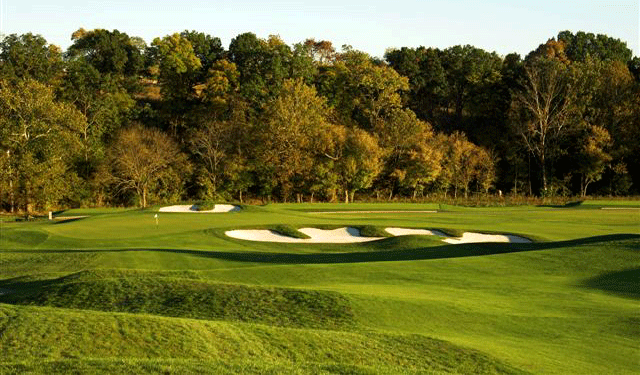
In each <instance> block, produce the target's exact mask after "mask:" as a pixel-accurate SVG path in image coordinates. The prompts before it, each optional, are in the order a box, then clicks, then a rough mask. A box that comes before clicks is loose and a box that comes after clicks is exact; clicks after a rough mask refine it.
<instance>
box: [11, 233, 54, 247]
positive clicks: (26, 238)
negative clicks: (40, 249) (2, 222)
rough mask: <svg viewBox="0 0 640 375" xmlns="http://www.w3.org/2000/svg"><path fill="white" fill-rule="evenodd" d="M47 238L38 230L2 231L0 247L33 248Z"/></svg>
mask: <svg viewBox="0 0 640 375" xmlns="http://www.w3.org/2000/svg"><path fill="white" fill-rule="evenodd" d="M47 238H49V235H48V234H47V233H46V232H43V231H39V230H20V229H3V230H2V236H1V237H0V246H2V247H11V246H15V245H19V246H21V247H22V246H27V247H33V246H37V245H40V244H41V243H43V242H44V241H46V240H47Z"/></svg>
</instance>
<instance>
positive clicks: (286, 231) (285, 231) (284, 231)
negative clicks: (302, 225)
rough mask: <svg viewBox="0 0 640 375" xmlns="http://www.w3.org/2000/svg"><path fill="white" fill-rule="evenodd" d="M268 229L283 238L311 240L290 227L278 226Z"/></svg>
mask: <svg viewBox="0 0 640 375" xmlns="http://www.w3.org/2000/svg"><path fill="white" fill-rule="evenodd" d="M269 229H271V230H272V231H274V232H276V233H278V234H281V235H283V236H287V237H292V238H299V239H303V240H304V239H308V238H311V237H309V236H307V235H306V234H304V233H302V232H300V231H299V230H298V229H297V228H295V227H293V226H291V225H286V224H279V225H273V226H270V227H269Z"/></svg>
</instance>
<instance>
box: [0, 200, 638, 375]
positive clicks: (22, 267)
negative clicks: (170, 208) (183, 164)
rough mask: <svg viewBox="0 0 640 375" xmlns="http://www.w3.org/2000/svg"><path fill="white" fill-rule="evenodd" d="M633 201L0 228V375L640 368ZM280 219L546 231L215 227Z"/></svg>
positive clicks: (290, 209) (94, 216)
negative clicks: (323, 234)
mask: <svg viewBox="0 0 640 375" xmlns="http://www.w3.org/2000/svg"><path fill="white" fill-rule="evenodd" d="M636 203H637V201H632V202H624V201H610V202H601V203H598V202H595V203H590V201H587V202H583V203H582V204H577V205H567V206H563V207H531V206H529V207H526V206H525V207H504V208H467V207H453V206H445V207H442V208H444V211H441V212H438V213H437V214H431V213H415V212H405V213H374V214H361V213H346V214H345V213H343V214H318V213H314V212H310V211H336V210H338V209H339V208H341V207H345V206H344V205H319V204H314V205H268V206H263V207H248V208H245V209H243V210H242V211H240V212H237V213H234V214H233V215H190V214H171V215H165V214H162V213H161V214H160V215H159V219H160V225H159V226H158V227H157V228H156V227H155V223H154V221H153V215H154V214H155V213H157V211H156V210H154V209H149V210H105V211H99V212H95V213H93V212H92V211H91V210H86V211H84V212H83V213H85V214H87V215H88V217H86V218H83V219H79V220H75V221H68V222H63V223H59V224H53V223H49V222H46V221H39V222H24V223H3V226H2V231H1V232H0V295H1V296H0V299H2V301H4V302H5V303H6V302H11V303H12V304H2V303H0V358H2V359H3V360H2V361H0V373H18V372H29V371H32V372H35V373H66V372H81V373H86V372H114V373H115V372H117V373H127V372H129V373H155V372H168V373H189V372H191V373H207V372H209V373H237V372H246V373H283V372H284V373H413V372H418V373H420V372H427V373H520V372H530V373H556V374H571V373H575V374H584V373H616V374H624V373H638V372H640V357H639V356H638V353H640V330H638V327H639V326H640V286H639V285H640V283H639V277H640V276H639V275H640V225H639V223H640V211H638V210H636V209H635V207H634V206H635V205H636ZM602 206H607V207H613V208H618V207H621V208H625V209H623V210H602V209H601V207H602ZM428 207H430V206H429V205H418V204H398V205H366V204H362V205H353V206H351V205H350V206H349V208H353V209H354V210H361V211H370V210H373V211H375V210H378V211H397V210H400V211H401V210H414V211H415V210H421V209H422V210H425V209H427V208H428ZM628 208H630V209H628ZM72 214H74V212H71V213H69V215H70V216H73V215H72ZM75 214H76V215H77V213H75ZM276 225H285V226H289V227H291V228H300V227H303V226H316V227H340V226H360V227H362V226H371V227H372V228H374V229H380V228H384V227H386V226H397V227H411V228H427V229H445V230H450V231H453V232H456V231H465V230H468V231H478V232H485V231H486V232H499V233H514V234H521V235H526V236H528V237H533V238H537V239H540V240H543V241H538V242H536V243H532V244H469V245H446V244H442V243H441V242H440V241H438V240H437V239H436V238H433V237H431V236H406V237H396V238H385V239H383V240H380V241H376V242H372V243H366V244H354V245H336V244H334V245H323V244H317V245H304V246H302V245H297V244H272V243H252V242H249V241H240V240H233V239H229V238H226V237H225V236H224V231H225V230H228V229H230V228H239V227H245V228H249V227H258V228H260V227H261V228H268V227H273V226H276ZM36 305H37V306H36ZM39 305H45V306H39ZM97 310H100V311H97ZM325 327H326V328H329V329H330V330H326V329H319V328H325Z"/></svg>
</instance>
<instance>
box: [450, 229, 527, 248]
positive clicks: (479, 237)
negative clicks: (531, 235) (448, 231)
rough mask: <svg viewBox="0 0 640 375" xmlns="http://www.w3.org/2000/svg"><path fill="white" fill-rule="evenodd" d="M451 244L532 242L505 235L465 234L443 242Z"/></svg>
mask: <svg viewBox="0 0 640 375" xmlns="http://www.w3.org/2000/svg"><path fill="white" fill-rule="evenodd" d="M443 241H444V242H446V243H450V244H454V245H457V244H463V243H480V242H509V243H530V242H531V240H529V239H528V238H524V237H519V236H513V235H504V234H483V233H472V232H464V233H463V234H462V237H460V238H446V239H444V240H443Z"/></svg>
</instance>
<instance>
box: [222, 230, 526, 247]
mask: <svg viewBox="0 0 640 375" xmlns="http://www.w3.org/2000/svg"><path fill="white" fill-rule="evenodd" d="M385 230H386V231H387V232H388V233H389V234H391V235H393V236H408V235H426V236H439V237H446V238H444V239H443V240H442V241H444V242H446V243H450V244H463V243H479V242H509V243H529V242H531V241H530V240H529V239H527V238H524V237H519V236H513V235H502V234H483V233H471V232H465V233H463V235H462V237H460V238H454V237H450V236H447V235H446V234H445V233H443V232H441V231H438V230H428V229H409V228H385ZM299 231H300V232H302V233H304V234H306V235H307V236H309V237H310V238H306V239H301V238H293V237H289V236H285V235H282V234H280V233H278V232H275V231H272V230H268V229H239V230H230V231H227V232H225V234H226V235H227V236H229V237H232V238H237V239H240V240H247V241H259V242H283V243H354V242H369V241H376V240H381V239H383V238H384V237H362V236H361V235H360V231H359V230H358V229H357V228H351V227H348V228H338V229H331V230H326V229H317V228H302V229H299Z"/></svg>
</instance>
